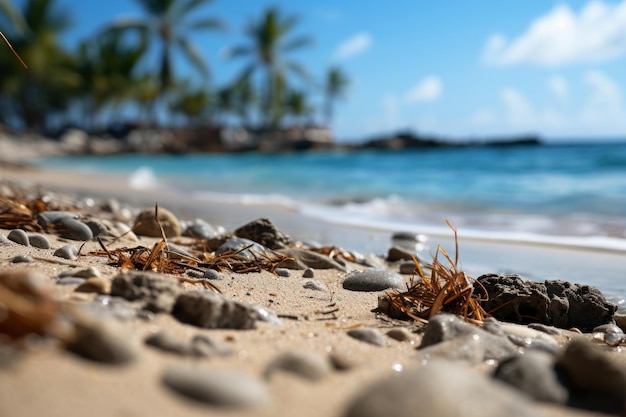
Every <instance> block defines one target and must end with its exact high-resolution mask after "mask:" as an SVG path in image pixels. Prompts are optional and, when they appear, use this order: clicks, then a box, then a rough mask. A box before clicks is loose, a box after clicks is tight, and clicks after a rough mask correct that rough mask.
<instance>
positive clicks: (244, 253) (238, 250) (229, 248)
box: [215, 238, 271, 261]
mask: <svg viewBox="0 0 626 417" xmlns="http://www.w3.org/2000/svg"><path fill="white" fill-rule="evenodd" d="M244 249H245V250H244ZM224 254H233V256H234V257H235V258H238V259H243V260H249V261H253V260H255V259H259V257H266V256H271V252H270V251H269V250H268V249H267V248H266V247H264V246H262V245H260V244H258V243H256V242H254V241H252V240H250V239H244V238H234V239H228V240H227V241H226V242H224V243H223V244H222V245H220V247H218V248H217V249H216V250H215V255H216V256H220V255H224ZM234 254H236V255H234Z"/></svg>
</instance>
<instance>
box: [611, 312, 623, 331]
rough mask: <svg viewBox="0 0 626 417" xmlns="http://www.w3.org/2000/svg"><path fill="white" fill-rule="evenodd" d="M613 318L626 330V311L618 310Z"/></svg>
mask: <svg viewBox="0 0 626 417" xmlns="http://www.w3.org/2000/svg"><path fill="white" fill-rule="evenodd" d="M613 320H615V324H616V325H617V326H618V327H619V328H620V329H622V331H623V332H626V313H624V312H623V311H618V312H616V313H615V315H614V316H613Z"/></svg>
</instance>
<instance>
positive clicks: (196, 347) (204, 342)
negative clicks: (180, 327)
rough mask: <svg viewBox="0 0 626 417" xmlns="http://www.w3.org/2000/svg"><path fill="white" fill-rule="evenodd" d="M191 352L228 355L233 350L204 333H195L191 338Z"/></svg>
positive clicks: (206, 354)
mask: <svg viewBox="0 0 626 417" xmlns="http://www.w3.org/2000/svg"><path fill="white" fill-rule="evenodd" d="M191 353H192V354H193V355H194V356H200V357H210V356H214V355H218V356H229V355H231V354H232V353H233V352H232V350H231V349H230V348H229V347H228V346H225V345H223V344H222V343H218V342H216V341H215V340H214V339H213V338H212V337H210V336H209V335H206V334H197V335H195V336H194V337H193V338H192V339H191Z"/></svg>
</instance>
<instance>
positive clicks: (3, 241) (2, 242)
mask: <svg viewBox="0 0 626 417" xmlns="http://www.w3.org/2000/svg"><path fill="white" fill-rule="evenodd" d="M9 243H11V241H10V240H9V239H7V237H6V236H5V235H3V234H2V233H0V245H8V244H9Z"/></svg>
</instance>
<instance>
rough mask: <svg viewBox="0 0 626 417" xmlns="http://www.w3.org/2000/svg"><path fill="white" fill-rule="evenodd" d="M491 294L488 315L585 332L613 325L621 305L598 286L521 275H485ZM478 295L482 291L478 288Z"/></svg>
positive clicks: (483, 281) (484, 305)
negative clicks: (616, 303) (542, 279)
mask: <svg viewBox="0 0 626 417" xmlns="http://www.w3.org/2000/svg"><path fill="white" fill-rule="evenodd" d="M478 281H479V282H480V284H482V287H484V288H485V289H486V291H487V293H488V295H489V300H488V301H487V302H485V303H483V307H484V308H485V310H486V311H487V312H493V316H494V317H496V318H497V319H499V320H502V321H508V322H512V323H520V324H528V323H533V322H538V323H543V324H547V325H551V326H556V327H560V328H571V327H577V328H579V329H580V330H582V331H584V332H589V331H591V330H592V329H593V328H594V327H596V326H598V325H601V324H605V323H609V322H611V320H612V318H613V314H614V313H615V311H617V306H616V305H615V304H613V303H611V302H609V301H607V300H606V298H605V297H604V296H603V295H602V293H601V292H600V291H599V290H598V289H597V288H595V287H592V286H589V285H578V284H571V283H569V282H566V281H560V280H547V281H545V282H532V281H525V280H523V279H522V278H521V277H520V276H519V275H514V274H512V275H503V276H500V275H495V274H491V275H483V276H481V277H479V278H478ZM476 291H477V293H479V294H480V293H481V292H482V289H481V288H480V287H477V290H476Z"/></svg>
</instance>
